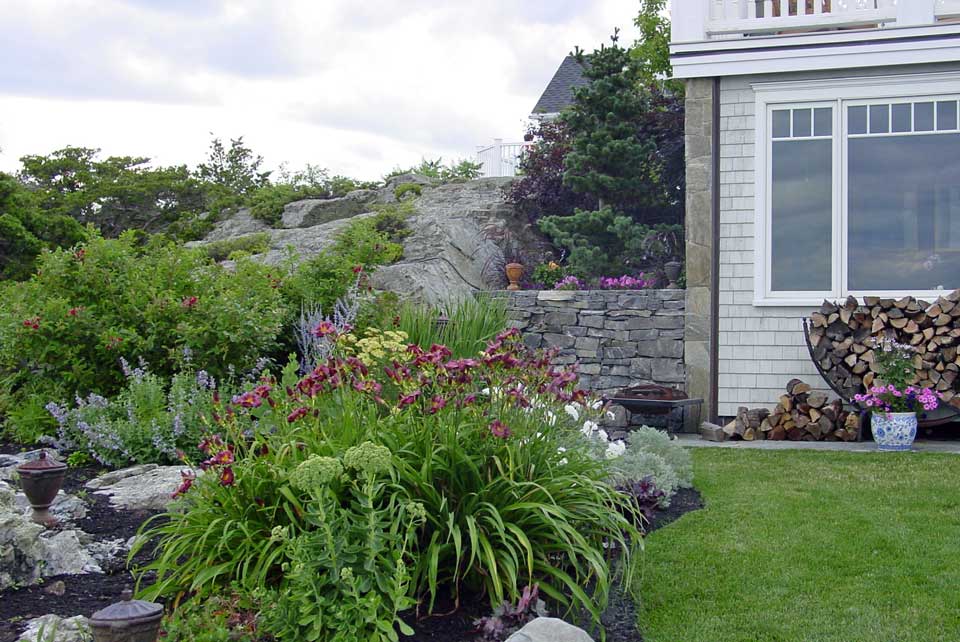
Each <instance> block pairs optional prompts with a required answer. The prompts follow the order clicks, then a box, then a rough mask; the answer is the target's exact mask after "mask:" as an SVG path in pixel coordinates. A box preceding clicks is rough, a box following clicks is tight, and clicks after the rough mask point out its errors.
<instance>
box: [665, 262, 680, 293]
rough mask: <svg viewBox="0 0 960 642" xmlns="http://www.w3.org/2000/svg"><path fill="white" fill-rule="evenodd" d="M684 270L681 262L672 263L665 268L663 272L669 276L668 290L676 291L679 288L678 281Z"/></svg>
mask: <svg viewBox="0 0 960 642" xmlns="http://www.w3.org/2000/svg"><path fill="white" fill-rule="evenodd" d="M682 270H683V263H681V262H680V261H670V262H669V263H667V264H666V265H664V266H663V272H664V274H666V276H667V281H668V283H667V289H669V290H675V289H676V288H677V287H679V286H678V285H677V280H678V279H679V278H680V272H681V271H682Z"/></svg>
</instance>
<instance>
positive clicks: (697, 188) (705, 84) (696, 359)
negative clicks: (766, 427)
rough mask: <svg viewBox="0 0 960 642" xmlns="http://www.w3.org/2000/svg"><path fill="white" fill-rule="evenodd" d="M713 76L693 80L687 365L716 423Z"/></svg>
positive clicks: (693, 388)
mask: <svg viewBox="0 0 960 642" xmlns="http://www.w3.org/2000/svg"><path fill="white" fill-rule="evenodd" d="M713 93H714V81H713V79H712V78H695V79H691V80H688V81H687V92H686V128H685V136H684V139H685V143H686V166H687V169H686V172H687V194H686V251H687V254H686V262H687V305H686V323H685V327H684V340H685V345H684V361H685V364H686V374H687V393H688V394H689V395H690V396H691V397H703V399H704V406H703V415H704V416H703V419H704V420H714V419H715V417H714V416H713V415H714V413H715V410H714V409H715V408H716V407H717V406H716V399H714V395H715V389H714V381H715V374H716V373H715V372H714V368H715V363H716V362H715V360H714V359H713V356H712V355H713V350H715V349H716V347H715V346H712V345H711V339H712V337H713V333H712V331H711V329H712V327H713V323H714V321H715V320H714V319H713V316H714V303H715V302H714V300H713V297H714V296H717V293H716V292H714V276H715V275H714V274H713V266H714V252H715V251H717V250H718V249H719V248H715V247H714V223H713V216H714V212H713V209H714V208H713V177H714V167H713V141H714V138H713V137H714V132H713V101H714V95H713Z"/></svg>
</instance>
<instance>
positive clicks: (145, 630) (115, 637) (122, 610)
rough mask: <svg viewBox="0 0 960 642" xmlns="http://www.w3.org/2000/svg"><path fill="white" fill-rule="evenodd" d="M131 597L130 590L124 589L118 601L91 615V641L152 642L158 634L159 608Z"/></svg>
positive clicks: (161, 612)
mask: <svg viewBox="0 0 960 642" xmlns="http://www.w3.org/2000/svg"><path fill="white" fill-rule="evenodd" d="M132 597H133V595H132V594H131V593H130V591H124V594H123V601H122V602H116V603H115V604H111V605H110V606H108V607H106V608H104V609H101V610H99V611H97V612H96V613H94V614H93V616H92V617H91V618H90V628H91V629H92V630H93V642H156V640H157V638H159V637H160V620H161V619H162V618H163V607H162V606H160V605H159V604H154V603H153V602H145V601H143V600H134V599H131V598H132Z"/></svg>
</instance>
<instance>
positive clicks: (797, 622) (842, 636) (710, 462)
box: [640, 449, 960, 642]
mask: <svg viewBox="0 0 960 642" xmlns="http://www.w3.org/2000/svg"><path fill="white" fill-rule="evenodd" d="M694 462H695V466H696V482H695V483H696V486H697V488H698V489H700V491H701V492H702V493H703V497H704V500H705V502H706V508H705V509H703V510H701V511H696V512H693V513H689V514H687V515H685V516H684V517H683V518H681V519H680V520H679V521H677V522H676V523H674V524H672V525H670V526H668V527H666V528H663V529H661V530H659V531H656V532H654V533H653V534H652V535H651V536H650V537H649V539H648V541H647V550H646V560H645V563H644V574H643V579H642V582H643V584H642V587H641V591H642V595H643V605H642V610H641V614H640V629H641V631H642V632H643V634H644V638H645V640H646V642H733V641H737V642H800V641H803V642H807V641H810V642H814V641H815V642H826V641H830V642H933V641H945V642H954V641H960V456H956V455H930V454H911V453H903V454H900V453H898V454H879V453H878V454H857V453H825V452H805V451H790V452H764V451H756V450H753V451H750V450H739V451H738V450H729V449H697V450H696V451H695V452H694Z"/></svg>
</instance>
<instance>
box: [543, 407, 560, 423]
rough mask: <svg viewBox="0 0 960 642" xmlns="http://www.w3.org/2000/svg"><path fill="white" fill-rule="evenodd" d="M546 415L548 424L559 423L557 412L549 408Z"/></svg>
mask: <svg viewBox="0 0 960 642" xmlns="http://www.w3.org/2000/svg"><path fill="white" fill-rule="evenodd" d="M545 417H546V419H547V424H548V425H551V426H556V425H557V415H556V413H553V412H551V411H549V410H548V411H547V412H546V414H545Z"/></svg>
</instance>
